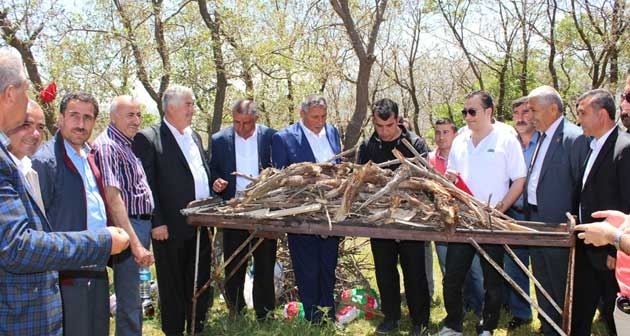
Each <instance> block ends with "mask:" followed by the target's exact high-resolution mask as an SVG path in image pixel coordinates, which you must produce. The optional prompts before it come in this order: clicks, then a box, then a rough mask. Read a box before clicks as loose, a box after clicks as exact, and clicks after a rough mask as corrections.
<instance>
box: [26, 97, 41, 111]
mask: <svg viewBox="0 0 630 336" xmlns="http://www.w3.org/2000/svg"><path fill="white" fill-rule="evenodd" d="M36 108H38V109H40V110H41V109H42V107H41V106H39V104H38V103H37V102H36V101H34V100H33V99H29V100H28V105H26V111H27V112H28V111H32V110H33V109H36Z"/></svg>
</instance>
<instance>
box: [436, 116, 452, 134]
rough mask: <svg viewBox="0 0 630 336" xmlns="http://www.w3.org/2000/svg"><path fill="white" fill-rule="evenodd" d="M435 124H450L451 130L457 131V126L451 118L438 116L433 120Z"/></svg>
mask: <svg viewBox="0 0 630 336" xmlns="http://www.w3.org/2000/svg"><path fill="white" fill-rule="evenodd" d="M437 125H451V128H452V129H453V132H455V133H457V126H456V125H455V122H453V120H451V119H450V118H439V119H438V120H436V121H435V126H437Z"/></svg>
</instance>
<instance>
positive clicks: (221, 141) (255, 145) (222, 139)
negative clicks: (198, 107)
mask: <svg viewBox="0 0 630 336" xmlns="http://www.w3.org/2000/svg"><path fill="white" fill-rule="evenodd" d="M256 120H258V112H257V110H256V104H255V103H254V102H253V101H251V100H246V99H245V100H239V101H237V102H236V104H234V107H233V108H232V126H230V127H227V128H225V129H223V130H221V131H219V132H217V133H215V134H213V135H212V139H211V140H212V159H211V160H210V171H211V173H212V174H211V175H212V178H211V185H212V190H213V191H214V192H215V193H217V195H219V196H221V197H222V198H223V199H224V200H229V199H231V198H233V197H234V196H235V195H236V194H237V193H241V192H243V191H244V190H245V187H247V185H248V184H249V183H250V181H249V180H248V179H246V178H244V177H241V176H238V177H237V176H235V175H233V174H232V173H233V172H239V173H244V174H248V175H251V176H254V177H255V176H258V175H259V174H260V171H261V170H262V169H264V168H267V167H270V166H271V137H272V136H273V135H274V134H275V133H276V130H274V129H271V128H269V127H266V126H263V125H258V124H256ZM248 236H249V232H247V231H246V230H237V229H223V258H224V260H227V259H228V258H229V257H230V256H231V255H232V254H234V252H235V251H236V249H238V247H239V246H240V245H241V244H242V243H243V242H244V241H245V240H247V237H248ZM246 253H247V250H246V249H245V250H243V251H242V252H241V253H239V255H238V256H237V257H236V259H235V260H234V261H233V262H232V263H230V264H229V265H227V266H226V268H225V274H226V276H227V275H229V274H231V273H232V272H233V271H234V269H235V266H236V265H237V264H238V261H240V260H242V258H243V256H244V255H245V254H246ZM253 255H254V289H253V297H254V310H255V311H256V318H258V319H259V320H262V319H265V318H266V317H267V314H268V313H269V312H270V311H272V310H273V309H274V308H275V306H276V304H275V301H276V297H275V290H274V284H273V269H274V266H275V263H276V239H265V240H264V241H263V242H262V243H261V244H260V245H259V246H258V248H257V249H256V250H255V251H254V253H253ZM246 268H247V263H245V264H243V265H242V266H241V267H239V268H238V269H237V270H236V272H235V273H234V275H233V276H232V277H231V278H229V279H227V281H226V282H225V292H226V295H227V297H226V301H227V302H228V306H229V308H230V315H232V316H233V315H235V314H237V313H240V312H241V311H242V310H243V308H244V307H245V300H244V298H243V288H244V282H245V270H246Z"/></svg>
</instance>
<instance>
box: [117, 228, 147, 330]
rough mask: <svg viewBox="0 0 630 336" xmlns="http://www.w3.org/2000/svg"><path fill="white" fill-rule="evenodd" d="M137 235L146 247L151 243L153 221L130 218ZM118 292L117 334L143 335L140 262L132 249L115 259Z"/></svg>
mask: <svg viewBox="0 0 630 336" xmlns="http://www.w3.org/2000/svg"><path fill="white" fill-rule="evenodd" d="M129 222H131V226H132V227H133V229H134V231H135V232H136V236H138V239H139V240H140V243H141V244H142V246H144V247H145V248H147V249H148V248H149V246H150V245H151V221H150V220H141V219H136V218H129ZM113 264H114V265H113V266H114V290H115V292H116V336H123V335H125V336H126V335H142V318H143V316H142V302H140V290H139V283H140V278H139V275H138V264H137V263H136V261H135V260H134V257H133V254H132V253H131V249H130V248H129V249H127V250H125V251H124V252H123V253H121V254H119V255H117V256H115V257H114V259H113Z"/></svg>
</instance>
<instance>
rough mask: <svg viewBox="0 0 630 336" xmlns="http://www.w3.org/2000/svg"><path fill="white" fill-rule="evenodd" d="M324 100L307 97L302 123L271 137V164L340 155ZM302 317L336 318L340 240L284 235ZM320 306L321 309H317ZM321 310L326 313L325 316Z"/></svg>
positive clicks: (301, 111)
mask: <svg viewBox="0 0 630 336" xmlns="http://www.w3.org/2000/svg"><path fill="white" fill-rule="evenodd" d="M326 115H327V104H326V99H324V97H322V96H318V95H310V96H307V97H306V98H305V99H304V101H303V102H302V106H301V108H300V117H301V120H300V121H299V122H298V123H295V124H293V125H291V126H289V127H287V128H285V129H283V130H281V131H279V132H278V133H276V134H274V136H273V138H272V145H271V154H272V163H273V165H274V167H276V168H284V167H287V166H289V165H291V164H293V163H299V162H318V163H319V162H327V161H329V160H330V159H332V158H333V157H334V156H335V155H336V154H338V153H340V152H341V144H340V139H339V131H337V129H336V128H335V127H334V126H332V125H330V124H328V123H326ZM287 237H288V240H289V250H290V253H291V262H292V264H293V271H294V272H295V281H296V283H297V286H298V292H299V294H300V300H301V301H302V304H303V306H304V316H305V317H306V319H307V320H308V321H311V322H313V323H319V322H321V320H322V318H323V317H328V318H334V317H335V302H334V298H333V292H334V289H335V268H336V267H337V252H338V249H339V237H321V236H314V235H303V234H287ZM319 307H321V308H324V309H319ZM323 311H326V312H327V313H326V316H324V314H323Z"/></svg>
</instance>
